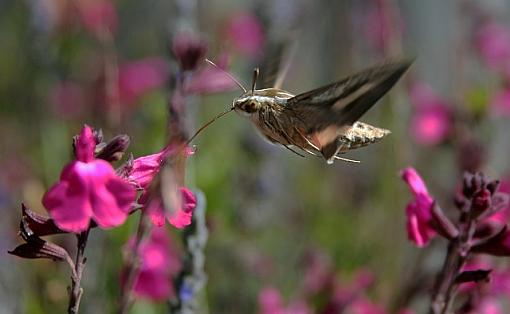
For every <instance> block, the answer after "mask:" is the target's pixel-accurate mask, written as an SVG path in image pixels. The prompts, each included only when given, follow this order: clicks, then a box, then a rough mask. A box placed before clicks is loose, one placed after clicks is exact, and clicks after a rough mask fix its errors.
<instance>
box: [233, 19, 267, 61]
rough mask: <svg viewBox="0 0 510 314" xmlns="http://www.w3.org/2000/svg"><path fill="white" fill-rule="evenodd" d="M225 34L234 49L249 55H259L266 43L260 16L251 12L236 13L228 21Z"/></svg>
mask: <svg viewBox="0 0 510 314" xmlns="http://www.w3.org/2000/svg"><path fill="white" fill-rule="evenodd" d="M225 36H226V38H227V40H229V41H230V42H231V43H232V45H233V47H234V49H236V50H237V51H239V52H240V53H241V54H244V55H247V56H249V57H257V56H259V55H260V54H261V52H262V46H263V45H264V31H263V29H262V24H261V23H260V21H259V20H258V18H257V17H256V16H255V15H253V14H250V13H245V12H237V13H234V14H233V15H232V16H231V17H230V19H229V20H228V22H227V25H226V28H225Z"/></svg>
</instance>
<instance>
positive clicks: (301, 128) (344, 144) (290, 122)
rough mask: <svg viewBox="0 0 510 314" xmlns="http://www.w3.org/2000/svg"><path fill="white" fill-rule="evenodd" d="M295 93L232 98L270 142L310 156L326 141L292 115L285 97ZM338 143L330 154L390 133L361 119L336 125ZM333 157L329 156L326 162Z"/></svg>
mask: <svg viewBox="0 0 510 314" xmlns="http://www.w3.org/2000/svg"><path fill="white" fill-rule="evenodd" d="M294 96H295V95H293V94H291V93H289V92H287V91H284V90H281V89H275V88H266V89H261V90H255V91H254V92H253V94H252V92H251V91H250V92H248V93H246V94H244V95H242V96H241V97H239V98H237V99H236V100H234V104H233V106H234V109H235V110H236V112H238V113H239V114H241V115H243V116H246V117H247V118H248V119H250V121H251V122H253V124H254V125H255V127H256V128H257V129H258V130H259V131H260V133H261V134H262V135H263V136H264V137H265V138H266V139H267V140H269V141H270V142H271V143H273V144H281V145H283V146H285V147H287V148H289V147H298V148H300V149H302V150H304V151H306V152H307V153H310V154H312V155H320V154H321V149H322V147H323V146H324V144H326V143H321V137H320V136H319V135H318V134H313V133H310V132H308V131H309V130H307V129H308V128H307V126H306V123H304V122H303V121H302V120H301V119H300V118H299V117H298V116H296V115H295V114H293V110H292V107H290V106H289V104H288V99H291V98H292V97H294ZM331 132H336V137H337V140H338V142H339V146H338V150H337V151H336V154H335V155H334V156H333V157H336V156H337V155H338V154H343V153H345V152H347V151H348V150H351V149H355V148H359V147H363V146H366V145H369V144H371V143H375V142H378V141H379V140H381V139H382V138H383V137H384V136H386V135H387V134H389V133H390V131H389V130H386V129H382V128H378V127H375V126H372V125H370V124H367V123H363V122H360V121H357V122H355V123H354V124H352V125H345V126H344V127H342V128H335V130H331ZM330 160H331V161H332V160H333V159H331V158H329V159H328V161H330Z"/></svg>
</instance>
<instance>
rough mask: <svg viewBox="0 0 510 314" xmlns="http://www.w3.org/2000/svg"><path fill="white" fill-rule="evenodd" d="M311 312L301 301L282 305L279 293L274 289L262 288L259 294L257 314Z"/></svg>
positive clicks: (306, 313) (300, 313)
mask: <svg viewBox="0 0 510 314" xmlns="http://www.w3.org/2000/svg"><path fill="white" fill-rule="evenodd" d="M310 313H311V310H310V309H309V307H308V305H306V303H304V302H303V301H295V302H291V303H290V304H289V305H288V306H285V305H284V304H283V300H282V297H281V295H280V292H278V290H276V289H275V288H271V287H269V288H264V289H263V290H262V291H261V292H260V294H259V314H310Z"/></svg>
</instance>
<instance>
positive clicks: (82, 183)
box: [42, 162, 92, 233]
mask: <svg viewBox="0 0 510 314" xmlns="http://www.w3.org/2000/svg"><path fill="white" fill-rule="evenodd" d="M80 164H83V163H81V162H73V163H71V164H70V165H68V166H67V167H65V168H64V170H63V171H62V176H61V177H62V178H63V180H61V181H60V182H58V183H57V184H55V185H54V186H53V187H52V188H51V189H50V190H48V192H46V194H45V195H44V197H43V200H42V203H43V205H44V207H45V208H46V209H47V210H48V212H49V214H50V216H51V217H52V218H53V220H54V221H55V224H56V225H57V226H58V227H59V228H60V229H62V230H65V231H69V232H75V233H78V232H81V231H84V230H86V229H87V228H88V226H89V221H90V217H91V216H92V208H91V204H90V202H89V199H88V188H89V187H88V184H87V181H86V179H85V178H83V177H82V176H81V175H80V172H79V170H77V169H78V168H79V166H80Z"/></svg>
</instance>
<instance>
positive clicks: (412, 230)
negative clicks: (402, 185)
mask: <svg viewBox="0 0 510 314" xmlns="http://www.w3.org/2000/svg"><path fill="white" fill-rule="evenodd" d="M401 177H402V179H403V180H404V181H405V182H406V183H407V185H408V186H409V188H410V190H411V192H412V193H413V195H414V200H413V201H411V202H409V203H408V204H407V207H406V215H407V223H406V225H407V236H408V238H409V240H411V241H412V242H413V243H414V244H415V245H416V246H418V247H424V246H426V245H427V244H428V243H429V241H430V240H431V239H432V238H433V237H434V236H435V235H436V231H435V230H434V229H433V228H432V227H431V221H432V206H433V204H434V200H433V198H432V197H431V196H430V195H429V193H428V191H427V187H426V186H425V182H423V179H422V178H421V177H420V175H419V174H418V173H417V172H416V170H415V169H414V168H411V167H409V168H406V169H404V170H403V171H402V172H401Z"/></svg>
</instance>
